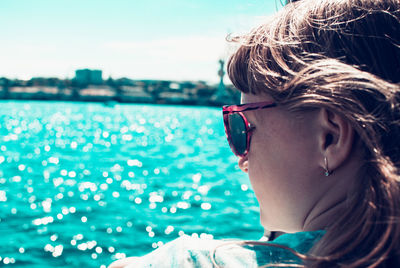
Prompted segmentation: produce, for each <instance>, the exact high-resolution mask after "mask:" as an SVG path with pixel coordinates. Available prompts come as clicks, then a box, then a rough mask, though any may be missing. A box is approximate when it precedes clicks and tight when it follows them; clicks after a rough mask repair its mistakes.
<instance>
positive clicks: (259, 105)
mask: <svg viewBox="0 0 400 268" xmlns="http://www.w3.org/2000/svg"><path fill="white" fill-rule="evenodd" d="M276 106H277V104H276V103H275V102H273V101H263V102H254V103H246V104H238V105H226V106H223V107H222V116H223V118H224V127H225V134H226V137H227V139H228V143H229V146H230V147H231V150H232V152H233V153H234V154H235V155H236V156H240V157H245V156H246V155H247V154H248V152H249V149H250V141H251V135H252V133H253V130H254V128H255V127H254V126H252V125H251V124H250V122H249V121H248V120H247V118H246V117H245V116H244V114H243V112H245V111H251V110H260V109H267V108H272V107H276ZM233 113H238V114H239V115H240V117H242V119H243V122H244V125H245V127H246V129H245V132H246V149H245V151H244V152H243V153H239V152H238V151H237V149H236V148H235V146H234V145H233V142H232V135H231V133H230V131H229V129H230V128H229V119H228V117H229V115H230V114H233Z"/></svg>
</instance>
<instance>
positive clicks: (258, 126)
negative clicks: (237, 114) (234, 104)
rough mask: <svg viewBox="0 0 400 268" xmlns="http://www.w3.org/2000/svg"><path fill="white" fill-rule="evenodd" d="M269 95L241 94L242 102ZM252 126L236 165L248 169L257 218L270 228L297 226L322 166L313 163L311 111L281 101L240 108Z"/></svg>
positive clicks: (316, 192) (315, 192)
mask: <svg viewBox="0 0 400 268" xmlns="http://www.w3.org/2000/svg"><path fill="white" fill-rule="evenodd" d="M268 100H272V99H271V98H270V97H269V96H256V95H251V94H243V95H242V103H253V102H261V101H268ZM244 114H245V116H246V118H247V119H248V120H249V121H250V123H251V124H253V125H254V126H255V130H254V132H253V135H252V138H251V145H250V150H249V153H248V155H247V156H245V157H240V158H239V166H240V167H241V168H242V170H245V171H247V172H248V175H249V178H250V181H251V184H252V186H253V189H254V192H255V194H256V197H257V199H258V202H259V205H260V213H261V215H260V217H261V224H262V225H263V226H264V228H266V229H268V230H271V231H275V230H280V231H286V232H294V231H301V230H303V227H304V226H303V225H304V222H305V219H306V217H307V215H308V213H309V212H310V210H312V208H313V206H314V205H315V203H316V202H317V200H318V199H319V198H321V194H322V193H321V191H323V190H322V189H321V188H320V185H319V184H318V181H320V180H321V177H322V176H321V174H322V172H323V170H322V169H321V166H320V165H319V163H320V162H319V161H318V160H319V159H318V158H320V154H319V153H318V140H317V137H316V135H315V133H316V131H315V128H316V123H315V121H316V120H315V113H314V112H311V111H310V112H305V113H304V114H303V113H302V114H294V113H290V112H288V111H286V110H284V108H282V107H279V106H277V107H275V108H270V109H263V110H255V111H246V112H244Z"/></svg>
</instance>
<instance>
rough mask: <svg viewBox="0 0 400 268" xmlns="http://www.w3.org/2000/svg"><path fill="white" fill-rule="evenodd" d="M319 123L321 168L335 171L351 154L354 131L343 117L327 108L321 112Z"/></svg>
mask: <svg viewBox="0 0 400 268" xmlns="http://www.w3.org/2000/svg"><path fill="white" fill-rule="evenodd" d="M318 123H319V126H320V132H319V133H318V136H319V147H320V151H321V154H322V157H321V166H322V167H323V168H324V169H328V170H329V171H334V170H335V169H338V168H339V167H340V166H341V165H342V164H343V162H344V161H345V160H346V159H347V158H348V157H349V155H350V154H351V150H352V148H353V143H354V129H353V127H352V126H351V124H350V123H349V122H348V121H347V120H346V119H345V118H344V117H343V116H341V115H340V114H337V113H335V112H332V111H330V110H327V109H325V108H322V109H320V110H319V114H318ZM325 158H326V159H325ZM327 165H328V166H327Z"/></svg>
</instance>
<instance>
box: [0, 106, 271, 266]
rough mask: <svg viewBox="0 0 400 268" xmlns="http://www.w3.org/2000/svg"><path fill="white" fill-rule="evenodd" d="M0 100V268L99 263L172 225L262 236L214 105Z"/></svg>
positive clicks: (146, 245) (153, 240)
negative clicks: (176, 105)
mask: <svg viewBox="0 0 400 268" xmlns="http://www.w3.org/2000/svg"><path fill="white" fill-rule="evenodd" d="M0 107H1V108H0V118H1V120H0V140H1V142H0V241H1V243H0V266H1V265H7V266H15V267H55V266H67V267H106V265H108V264H110V263H111V262H112V261H113V260H116V259H118V258H122V257H124V256H141V255H143V254H145V253H148V252H150V251H151V250H153V249H155V248H157V247H159V246H161V245H162V244H164V243H166V242H168V241H171V240H173V239H175V238H177V237H179V236H180V235H182V234H189V235H194V236H213V237H214V238H216V239H220V238H243V239H258V238H260V237H261V235H262V233H263V231H262V228H261V226H260V224H259V213H258V204H257V201H256V199H255V197H254V193H253V191H252V190H251V188H250V184H249V182H248V179H247V177H246V175H245V174H243V173H242V172H241V171H240V170H239V169H238V167H237V159H236V157H235V156H233V154H232V153H231V151H230V149H229V146H228V144H227V142H226V140H225V134H224V129H223V123H222V118H221V111H220V109H218V108H208V107H184V106H179V107H174V106H157V105H134V104H129V105H115V106H112V107H108V106H104V105H102V104H99V103H71V102H27V101H23V102H19V101H2V102H0Z"/></svg>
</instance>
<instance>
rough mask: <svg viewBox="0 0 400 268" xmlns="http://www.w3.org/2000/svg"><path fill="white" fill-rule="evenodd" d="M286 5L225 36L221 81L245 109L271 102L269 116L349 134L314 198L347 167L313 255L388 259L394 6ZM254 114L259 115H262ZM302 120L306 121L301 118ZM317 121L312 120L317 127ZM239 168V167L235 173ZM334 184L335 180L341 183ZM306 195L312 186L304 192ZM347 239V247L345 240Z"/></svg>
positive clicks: (398, 112) (394, 210)
mask: <svg viewBox="0 0 400 268" xmlns="http://www.w3.org/2000/svg"><path fill="white" fill-rule="evenodd" d="M291 2H292V3H289V4H288V5H287V6H285V7H284V8H283V9H282V10H281V11H280V12H279V13H278V14H277V15H275V16H273V17H272V18H270V19H269V21H268V22H267V23H266V24H264V25H262V26H260V27H259V28H257V29H255V30H254V31H252V32H251V33H250V34H249V35H247V36H245V37H240V38H233V40H234V41H237V42H240V43H241V46H240V48H239V49H238V50H237V52H236V53H235V54H234V55H233V56H232V57H231V59H230V61H229V63H228V74H229V76H230V78H231V80H232V82H233V83H234V85H235V86H236V87H237V88H238V89H239V90H241V91H242V92H243V96H244V97H245V102H249V100H257V101H262V100H267V99H269V100H272V101H274V102H276V103H277V104H278V106H277V107H279V109H282V110H285V111H287V112H289V113H290V114H291V115H292V116H293V117H294V118H296V117H298V118H300V119H299V120H297V119H296V120H295V121H301V118H306V120H304V122H305V124H306V126H307V124H309V123H310V124H311V122H313V120H319V119H318V116H320V114H321V111H325V113H326V114H327V116H326V118H327V122H329V121H331V123H332V120H330V118H333V117H332V116H336V118H341V119H343V121H345V122H346V124H348V125H349V126H350V128H351V130H352V131H353V134H352V136H351V137H350V138H349V139H348V141H349V142H351V144H350V145H349V144H348V145H347V146H350V147H349V150H348V152H347V153H345V154H344V156H343V157H342V159H341V161H339V162H337V163H336V164H334V165H333V166H334V171H333V172H334V175H332V178H327V179H328V180H329V179H333V178H334V180H333V182H332V181H331V182H330V183H332V184H330V183H327V182H326V181H321V182H320V184H321V187H320V188H321V189H320V191H323V190H324V189H325V188H324V187H329V186H332V187H335V185H336V184H337V183H338V182H339V181H340V178H339V176H338V174H337V172H340V170H343V168H344V167H345V165H347V164H348V163H349V162H351V161H355V162H354V163H356V164H354V165H355V167H356V170H354V173H353V174H351V177H352V181H349V186H348V187H347V188H346V186H345V184H344V185H342V186H343V187H345V189H343V192H342V194H341V195H340V196H342V197H343V195H345V196H344V197H345V207H346V211H344V212H343V213H342V216H341V217H338V218H335V219H332V221H331V222H330V223H328V224H327V226H326V227H327V228H328V233H327V235H326V236H325V237H324V239H323V240H322V241H321V243H319V248H318V247H317V249H318V250H317V252H318V254H319V255H320V256H330V257H329V258H327V259H325V260H328V259H329V260H334V259H335V258H336V259H342V260H344V259H346V260H348V259H349V258H350V257H351V254H354V252H356V251H357V250H356V248H358V251H357V252H358V253H360V251H362V250H363V249H366V251H365V253H362V254H365V255H368V254H369V253H370V255H368V256H364V257H365V258H364V257H360V258H359V263H358V264H357V265H359V264H360V263H362V261H365V263H367V262H370V261H371V260H372V259H374V258H375V259H374V260H376V259H378V257H379V254H380V255H381V256H385V254H389V253H388V252H390V250H392V248H393V247H395V246H396V245H397V244H396V243H397V242H390V241H389V240H388V239H386V238H387V237H389V236H392V237H397V238H399V235H400V227H399V223H398V222H397V221H394V219H395V218H398V216H399V205H400V197H399V187H398V180H399V174H398V167H399V161H400V151H399V150H400V127H399V119H400V108H399V105H400V104H399V100H400V97H399V96H400V95H399V94H400V93H399V92H400V88H399V82H400V2H399V1H398V0H300V1H291ZM251 113H253V112H251ZM251 113H250V115H249V117H251V116H252V115H251ZM254 113H256V112H254ZM257 113H258V114H260V113H261V114H265V115H264V116H265V117H268V115H267V113H268V111H262V112H260V111H257ZM310 114H311V115H312V116H311V117H310V118H311V119H310V118H307V116H309V115H310ZM254 120H256V119H254ZM321 122H322V121H317V125H318V124H319V123H321ZM293 130H294V131H295V130H296V127H295V128H293ZM266 131H267V130H266ZM317 132H318V131H317ZM326 133H327V135H325V137H324V138H323V139H322V140H323V142H322V143H319V144H318V143H313V142H312V141H308V142H309V146H311V147H312V146H320V147H321V148H322V147H324V146H325V147H329V146H328V145H330V144H332V143H335V142H337V141H336V140H335V136H332V135H331V134H329V132H326ZM296 134H297V133H296ZM254 135H255V134H254ZM265 135H267V134H265ZM306 137H308V139H311V140H312V139H315V138H317V137H318V136H315V131H310V132H309V133H307V134H306ZM320 137H321V135H320ZM253 141H254V140H253ZM253 141H252V143H253ZM306 141H307V139H305V140H304V141H301V142H306ZM294 142H299V141H294ZM321 144H322V145H321ZM311 147H310V148H311ZM260 148H261V146H258V145H257V147H254V146H253V147H252V146H251V147H250V153H249V156H248V157H251V151H252V150H254V151H256V152H257V150H258V151H259V150H260ZM320 151H321V150H320ZM327 152H328V151H323V150H322V151H321V154H320V155H318V154H317V153H315V154H313V155H311V154H310V155H304V157H308V159H311V160H310V161H319V166H320V169H323V167H324V156H326V153H327ZM265 153H266V154H267V153H268V152H265ZM293 153H294V154H299V156H298V157H299V160H298V161H299V162H301V161H303V163H307V162H306V161H304V157H303V158H301V155H302V153H301V152H300V153H298V152H293ZM324 154H325V155H324ZM313 157H314V158H313ZM335 157H336V156H335V154H331V155H328V160H329V163H330V164H331V163H332V160H331V159H332V158H333V161H334V159H335ZM258 158H259V157H258ZM318 158H319V159H320V160H317V159H318ZM259 159H260V158H259ZM245 160H246V159H244V160H243V159H241V160H239V162H240V163H241V164H242V166H244V164H243V163H244V161H245ZM282 161H283V163H284V160H282ZM253 163H255V161H253ZM254 165H258V169H257V170H258V171H257V172H259V170H261V171H262V172H268V170H265V169H262V168H261V169H260V166H261V167H262V165H265V164H264V163H262V161H261V160H259V161H258V163H255V164H254ZM330 167H331V165H330ZM245 168H248V169H249V173H250V174H249V175H250V179H252V181H254V178H252V176H253V175H252V174H251V173H252V170H251V169H252V168H253V169H255V167H254V166H253V167H251V166H245ZM288 168H289V167H288ZM299 170H300V169H299ZM310 170H311V171H312V172H311V173H310V174H307V172H305V173H304V174H303V175H304V177H303V178H302V180H303V181H302V182H306V183H308V184H307V185H309V186H310V187H311V186H312V180H314V184H317V183H318V181H317V180H318V176H316V175H313V172H317V170H316V168H315V165H314V166H313V165H310ZM347 171H351V169H347ZM321 173H322V172H321ZM307 176H309V177H311V178H310V180H311V181H308V180H307ZM343 176H344V175H343V174H340V177H341V178H343ZM256 179H257V180H259V181H260V180H262V175H260V174H258V175H257V177H256ZM320 179H321V178H320ZM299 185H300V184H299ZM258 186H262V187H267V186H268V185H267V184H257V186H256V187H258ZM299 187H300V186H299ZM343 187H342V188H343ZM315 189H317V187H316V188H310V189H308V190H315ZM317 190H318V189H317ZM263 191H265V189H255V192H256V194H257V192H259V193H260V194H259V195H258V196H257V197H258V199H259V202H260V205H261V204H262V200H260V195H261V198H263V197H262V195H263V194H265V193H264V192H263ZM303 193H307V191H304V192H303ZM317 197H318V195H315V198H317ZM293 198H298V197H293ZM307 198H308V197H307ZM316 200H317V199H314V200H313V201H316ZM268 201H270V200H268ZM302 203H304V202H303V201H302ZM275 205H278V206H279V204H275ZM343 226H346V227H345V229H343ZM339 230H340V232H339ZM355 233H357V237H356V239H354V238H350V237H351V236H354V234H355ZM385 237H386V238H385ZM350 240H351V241H352V242H350ZM396 240H398V239H396ZM343 247H345V248H346V249H345V250H343ZM372 249H373V250H372ZM338 252H340V253H338ZM371 252H372V253H371ZM383 252H386V253H383ZM335 254H336V255H335ZM362 254H361V255H362ZM332 256H336V257H332ZM354 263H357V262H353V264H354Z"/></svg>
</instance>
